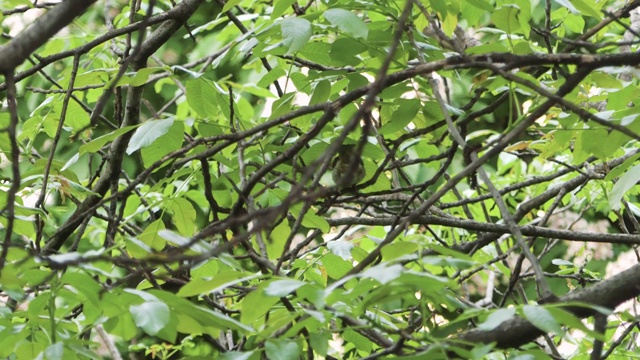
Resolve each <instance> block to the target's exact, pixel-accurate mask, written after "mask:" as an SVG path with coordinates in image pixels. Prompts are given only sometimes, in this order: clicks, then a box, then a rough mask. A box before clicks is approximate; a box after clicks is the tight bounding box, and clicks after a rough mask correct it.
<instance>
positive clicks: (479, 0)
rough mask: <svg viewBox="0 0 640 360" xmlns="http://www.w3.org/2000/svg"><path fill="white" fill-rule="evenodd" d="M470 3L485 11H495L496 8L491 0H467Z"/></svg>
mask: <svg viewBox="0 0 640 360" xmlns="http://www.w3.org/2000/svg"><path fill="white" fill-rule="evenodd" d="M466 1H467V2H468V3H469V4H470V5H472V6H475V7H476V8H478V9H480V10H484V11H489V12H493V10H495V8H494V7H493V5H491V4H490V3H489V2H487V1H485V0H466Z"/></svg>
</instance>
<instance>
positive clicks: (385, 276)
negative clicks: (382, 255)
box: [361, 263, 403, 284]
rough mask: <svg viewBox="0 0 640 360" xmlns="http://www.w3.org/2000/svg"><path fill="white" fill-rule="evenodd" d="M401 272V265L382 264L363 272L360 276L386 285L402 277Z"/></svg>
mask: <svg viewBox="0 0 640 360" xmlns="http://www.w3.org/2000/svg"><path fill="white" fill-rule="evenodd" d="M402 271H403V269H402V265H398V264H394V265H390V266H389V265H388V264H385V263H382V264H380V265H376V266H373V267H370V268H368V269H367V270H365V271H363V272H362V274H361V276H362V277H365V278H367V277H368V278H372V279H375V280H377V281H379V282H380V283H381V284H386V283H388V282H390V281H393V280H395V279H397V278H398V277H399V276H400V275H402Z"/></svg>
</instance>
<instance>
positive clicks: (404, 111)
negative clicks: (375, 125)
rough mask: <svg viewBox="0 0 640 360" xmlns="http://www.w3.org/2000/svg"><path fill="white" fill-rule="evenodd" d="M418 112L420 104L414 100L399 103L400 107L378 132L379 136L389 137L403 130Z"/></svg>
mask: <svg viewBox="0 0 640 360" xmlns="http://www.w3.org/2000/svg"><path fill="white" fill-rule="evenodd" d="M419 110H420V102H419V101H417V100H415V99H413V100H402V101H400V106H398V108H397V109H396V110H395V111H394V112H393V113H392V114H391V118H390V119H389V122H387V123H386V124H384V125H383V126H382V127H381V128H380V130H378V131H379V132H380V135H390V134H394V133H396V132H398V131H400V130H402V129H404V127H405V126H407V125H408V124H409V123H410V122H412V121H413V119H414V118H415V117H416V115H417V114H418V111H419Z"/></svg>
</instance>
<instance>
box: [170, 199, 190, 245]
mask: <svg viewBox="0 0 640 360" xmlns="http://www.w3.org/2000/svg"><path fill="white" fill-rule="evenodd" d="M166 204H167V210H168V211H169V212H170V213H171V215H173V216H172V220H173V223H174V224H175V225H176V228H177V229H178V231H179V232H180V234H182V235H184V236H191V235H193V232H194V230H195V220H196V210H195V209H194V208H193V205H192V204H191V202H190V201H189V200H187V199H184V198H175V199H172V200H170V201H168V202H167V203H166Z"/></svg>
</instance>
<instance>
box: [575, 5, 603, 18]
mask: <svg viewBox="0 0 640 360" xmlns="http://www.w3.org/2000/svg"><path fill="white" fill-rule="evenodd" d="M571 2H572V3H573V5H575V8H576V9H578V11H579V12H580V13H581V14H584V15H588V16H591V17H594V18H596V19H598V20H602V14H601V13H600V6H598V5H596V3H595V2H594V1H593V0H571Z"/></svg>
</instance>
